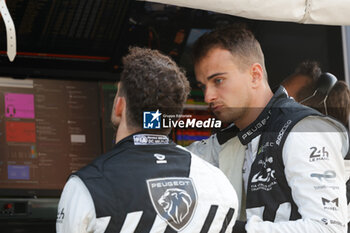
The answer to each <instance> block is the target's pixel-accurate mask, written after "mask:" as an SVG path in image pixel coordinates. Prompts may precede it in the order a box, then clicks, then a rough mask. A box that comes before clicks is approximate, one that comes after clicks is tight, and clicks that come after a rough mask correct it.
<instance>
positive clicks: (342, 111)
mask: <svg viewBox="0 0 350 233" xmlns="http://www.w3.org/2000/svg"><path fill="white" fill-rule="evenodd" d="M326 103H327V106H328V115H330V116H333V117H334V118H336V119H338V120H339V121H341V122H342V123H343V124H344V125H346V126H348V123H349V114H350V91H349V87H348V85H347V84H346V83H345V82H344V81H338V82H336V83H335V85H334V86H333V88H332V90H331V91H330V93H329V95H328V98H327V102H326Z"/></svg>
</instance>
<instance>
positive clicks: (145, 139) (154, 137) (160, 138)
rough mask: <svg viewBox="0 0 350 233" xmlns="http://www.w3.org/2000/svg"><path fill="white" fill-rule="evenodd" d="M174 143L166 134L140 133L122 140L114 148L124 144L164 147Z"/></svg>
mask: <svg viewBox="0 0 350 233" xmlns="http://www.w3.org/2000/svg"><path fill="white" fill-rule="evenodd" d="M171 142H172V141H171V140H170V139H169V137H168V136H166V135H164V134H155V133H147V132H145V131H140V132H137V133H133V134H131V135H129V136H127V137H125V138H123V139H122V140H120V141H119V142H118V143H117V144H115V146H114V147H119V146H121V145H123V144H130V143H132V144H134V145H164V144H170V143H171Z"/></svg>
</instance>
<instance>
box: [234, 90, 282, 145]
mask: <svg viewBox="0 0 350 233" xmlns="http://www.w3.org/2000/svg"><path fill="white" fill-rule="evenodd" d="M287 97H288V95H287V92H286V90H285V89H284V87H282V86H279V87H278V89H277V90H276V91H275V93H274V95H273V96H272V98H271V99H270V101H269V102H268V103H267V105H266V106H265V108H264V110H263V111H262V112H261V113H260V115H259V116H258V117H257V118H256V120H255V121H253V122H252V123H251V124H250V125H248V126H247V127H246V128H245V129H243V130H241V131H240V132H239V133H238V134H237V135H238V138H239V140H240V141H241V143H242V144H243V145H247V144H248V143H249V142H251V140H253V138H255V137H256V136H258V135H260V134H261V133H262V132H263V131H264V129H265V127H266V123H267V121H268V119H269V118H270V116H271V109H272V107H273V105H274V104H275V102H276V101H277V100H278V99H280V98H287Z"/></svg>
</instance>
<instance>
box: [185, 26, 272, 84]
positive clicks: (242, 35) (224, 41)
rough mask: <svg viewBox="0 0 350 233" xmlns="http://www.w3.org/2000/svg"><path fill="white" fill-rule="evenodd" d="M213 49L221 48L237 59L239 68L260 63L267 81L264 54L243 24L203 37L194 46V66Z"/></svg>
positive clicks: (242, 68)
mask: <svg viewBox="0 0 350 233" xmlns="http://www.w3.org/2000/svg"><path fill="white" fill-rule="evenodd" d="M213 48H221V49H225V50H228V51H230V52H231V54H232V55H233V56H235V57H237V62H238V63H239V68H240V69H241V70H244V69H246V68H247V67H249V66H250V65H252V64H253V63H255V62H257V63H259V64H260V65H261V66H262V67H263V70H264V76H265V78H266V79H267V74H266V68H265V61H264V54H263V52H262V50H261V47H260V44H259V42H258V41H257V40H256V39H255V37H254V35H253V33H252V32H251V31H249V30H248V29H246V27H244V26H243V25H242V24H233V25H230V26H228V27H224V28H220V29H217V30H215V31H212V32H209V33H206V34H204V35H202V36H201V37H200V38H199V39H198V40H197V41H196V42H195V44H194V45H193V50H192V51H193V61H194V64H197V63H198V62H200V61H201V59H203V58H204V57H205V56H206V55H207V54H208V52H209V51H210V50H211V49H213Z"/></svg>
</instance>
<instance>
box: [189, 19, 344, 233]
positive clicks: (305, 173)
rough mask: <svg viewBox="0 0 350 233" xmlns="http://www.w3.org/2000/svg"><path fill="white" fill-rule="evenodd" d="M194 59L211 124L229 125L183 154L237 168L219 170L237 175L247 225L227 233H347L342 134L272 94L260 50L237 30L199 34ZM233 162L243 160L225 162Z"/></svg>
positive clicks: (277, 93)
mask: <svg viewBox="0 0 350 233" xmlns="http://www.w3.org/2000/svg"><path fill="white" fill-rule="evenodd" d="M193 54H194V64H195V74H196V79H197V81H198V82H199V84H200V86H201V87H202V88H203V90H204V95H205V101H206V102H207V103H209V105H210V107H211V109H212V110H213V112H214V114H215V115H216V116H217V118H219V119H220V120H222V121H224V122H233V123H234V125H231V126H230V127H229V128H227V129H225V130H224V131H223V132H220V133H218V134H215V135H213V136H211V137H210V138H209V139H208V140H203V141H201V142H196V143H194V144H192V145H190V146H189V149H190V150H192V151H202V152H208V153H206V154H205V157H204V158H205V159H206V160H208V161H211V162H212V163H214V164H216V165H217V166H219V167H220V168H221V166H224V167H225V168H226V169H227V168H228V166H229V165H227V164H231V165H232V166H234V167H236V170H238V169H239V168H241V167H240V166H242V163H243V171H242V173H243V174H241V175H240V176H239V175H237V174H238V173H237V172H236V175H237V176H232V174H233V173H234V172H233V171H232V170H229V169H227V171H226V172H229V173H230V172H231V173H230V174H229V175H231V176H230V179H231V183H233V184H235V183H236V184H239V180H240V179H241V177H242V176H243V183H244V187H243V195H242V194H240V193H238V195H242V199H243V203H245V204H246V215H247V222H244V221H237V222H236V224H235V227H234V230H233V232H234V233H236V232H248V233H258V232H259V233H265V232H266V233H267V232H276V233H277V232H281V233H294V232H295V233H297V232H298V233H300V232H309V233H314V232H315V233H316V232H317V233H319V232H346V231H347V225H346V223H347V206H346V188H345V181H346V180H347V177H346V175H345V170H344V161H343V158H344V157H345V155H346V154H347V152H348V149H349V144H348V136H347V133H346V129H345V128H344V127H343V126H342V125H341V124H340V123H339V122H337V121H335V120H332V119H330V118H328V117H326V116H323V115H322V114H321V113H319V112H317V111H315V110H313V109H311V108H308V107H305V106H302V105H300V104H298V103H296V102H295V101H294V100H293V99H291V98H289V97H288V95H287V94H286V93H285V90H284V88H283V87H279V88H278V89H277V90H276V91H275V92H274V93H273V92H272V91H271V89H270V87H269V84H268V81H267V73H266V69H265V65H264V56H263V53H262V50H261V48H260V45H259V43H258V41H257V40H256V39H255V38H254V36H253V34H252V33H251V32H250V31H248V30H246V29H244V28H242V27H238V26H237V27H227V28H223V29H218V30H216V31H213V32H210V33H208V34H205V35H203V36H202V37H201V38H199V39H198V41H197V42H196V43H195V45H194V48H193ZM236 136H237V137H236ZM234 139H236V140H234ZM238 139H239V141H238ZM228 144H230V145H231V146H229V145H228ZM244 147H245V150H244V149H242V148H244ZM227 148H230V149H231V150H227ZM235 152H237V154H234V153H235ZM221 157H224V158H225V164H223V165H222V163H221V160H222V159H221ZM236 157H238V158H242V157H244V162H243V160H240V159H238V161H242V163H241V164H239V163H238V165H237V164H233V163H230V159H228V158H232V159H231V160H232V161H236V160H237V159H236ZM223 170H224V169H223ZM237 180H238V181H237ZM235 188H236V191H237V189H239V187H238V186H237V185H236V186H235ZM244 193H245V194H244ZM244 199H246V200H245V201H244ZM242 212H244V210H242ZM241 215H242V214H241Z"/></svg>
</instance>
